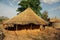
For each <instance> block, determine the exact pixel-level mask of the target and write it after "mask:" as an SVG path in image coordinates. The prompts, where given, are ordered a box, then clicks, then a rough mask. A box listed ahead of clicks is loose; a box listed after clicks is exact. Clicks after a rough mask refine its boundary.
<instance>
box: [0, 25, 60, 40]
mask: <svg viewBox="0 0 60 40" xmlns="http://www.w3.org/2000/svg"><path fill="white" fill-rule="evenodd" d="M0 27H1V29H2V30H3V33H4V34H5V38H4V40H60V38H59V37H60V35H59V33H60V30H56V29H55V28H52V27H46V28H45V30H43V29H42V30H40V29H35V30H19V31H8V30H5V29H4V27H3V26H2V25H0Z"/></svg>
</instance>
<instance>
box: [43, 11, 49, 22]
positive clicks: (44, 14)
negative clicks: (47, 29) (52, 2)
mask: <svg viewBox="0 0 60 40" xmlns="http://www.w3.org/2000/svg"><path fill="white" fill-rule="evenodd" d="M42 18H43V19H44V20H46V21H47V20H48V12H47V11H44V12H43V14H42Z"/></svg>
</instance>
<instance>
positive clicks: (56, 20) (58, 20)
mask: <svg viewBox="0 0 60 40" xmlns="http://www.w3.org/2000/svg"><path fill="white" fill-rule="evenodd" d="M50 22H55V23H56V22H58V23H60V19H57V18H51V19H50Z"/></svg>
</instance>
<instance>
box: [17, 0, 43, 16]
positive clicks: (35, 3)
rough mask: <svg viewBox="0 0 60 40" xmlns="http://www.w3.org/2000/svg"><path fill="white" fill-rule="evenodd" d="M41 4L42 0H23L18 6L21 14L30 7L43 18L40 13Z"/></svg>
mask: <svg viewBox="0 0 60 40" xmlns="http://www.w3.org/2000/svg"><path fill="white" fill-rule="evenodd" d="M40 4H41V3H40V0H21V2H19V4H18V5H19V6H20V7H19V8H18V9H17V11H18V12H19V13H20V12H22V11H24V10H25V9H26V8H28V7H30V8H31V9H32V10H33V11H34V12H35V13H36V14H37V15H38V16H42V14H41V12H40V10H41V9H42V8H41V6H40Z"/></svg>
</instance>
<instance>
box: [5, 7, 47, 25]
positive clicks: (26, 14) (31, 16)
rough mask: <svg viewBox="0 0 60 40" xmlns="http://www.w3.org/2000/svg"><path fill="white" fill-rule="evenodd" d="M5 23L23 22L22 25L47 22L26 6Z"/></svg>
mask: <svg viewBox="0 0 60 40" xmlns="http://www.w3.org/2000/svg"><path fill="white" fill-rule="evenodd" d="M5 23H13V24H23V25H24V24H29V23H34V24H44V25H45V24H47V22H46V21H45V20H43V19H42V18H41V17H39V16H38V15H36V13H35V12H34V11H33V10H32V9H31V8H27V9H26V10H25V11H23V12H21V13H20V14H19V15H16V16H15V17H13V18H11V19H10V20H8V21H7V22H5Z"/></svg>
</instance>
